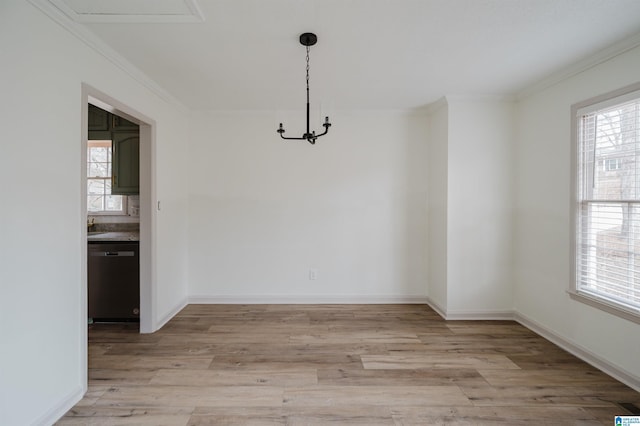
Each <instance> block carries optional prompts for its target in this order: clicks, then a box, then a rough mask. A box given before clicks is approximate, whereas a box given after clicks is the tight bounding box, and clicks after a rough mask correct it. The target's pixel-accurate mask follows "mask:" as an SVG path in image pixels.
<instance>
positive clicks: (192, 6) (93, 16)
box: [46, 0, 205, 24]
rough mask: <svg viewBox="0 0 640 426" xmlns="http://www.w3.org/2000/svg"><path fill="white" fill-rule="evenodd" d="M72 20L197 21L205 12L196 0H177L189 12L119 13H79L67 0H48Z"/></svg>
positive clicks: (126, 21)
mask: <svg viewBox="0 0 640 426" xmlns="http://www.w3.org/2000/svg"><path fill="white" fill-rule="evenodd" d="M46 1H48V2H49V3H51V4H53V6H55V7H56V8H58V9H60V11H62V12H64V14H65V15H67V16H68V17H69V18H70V19H71V20H72V21H75V22H79V23H126V24H131V23H145V24H146V23H197V22H204V20H205V19H204V14H203V13H202V10H201V9H200V7H199V6H198V3H197V2H196V0H177V1H180V2H182V3H184V5H185V6H186V7H187V9H188V11H189V14H184V13H183V14H180V13H176V14H152V13H148V14H144V13H139V14H124V13H123V14H117V13H78V12H76V11H75V10H73V9H72V8H71V7H70V6H69V5H68V4H67V2H66V1H65V0H46Z"/></svg>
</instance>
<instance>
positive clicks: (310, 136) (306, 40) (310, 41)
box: [277, 33, 331, 145]
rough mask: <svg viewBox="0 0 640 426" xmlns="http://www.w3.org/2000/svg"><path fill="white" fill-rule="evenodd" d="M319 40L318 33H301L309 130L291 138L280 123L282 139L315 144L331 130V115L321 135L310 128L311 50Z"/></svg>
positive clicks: (279, 129) (326, 119) (323, 125)
mask: <svg viewBox="0 0 640 426" xmlns="http://www.w3.org/2000/svg"><path fill="white" fill-rule="evenodd" d="M317 41H318V37H316V35H315V34H313V33H304V34H301V35H300V44H302V45H303V46H306V48H307V131H306V133H304V134H303V135H302V137H299V138H291V137H287V136H285V135H284V132H285V130H284V127H282V123H280V127H279V128H278V130H277V132H278V133H280V137H281V138H282V139H291V140H299V141H304V140H306V141H308V142H309V143H310V144H311V145H314V144H315V143H316V139H318V138H319V137H320V136H324V135H326V134H327V132H329V127H331V123H329V117H325V118H324V123H323V124H322V127H324V132H322V133H320V134H319V135H316V131H315V130H314V131H310V130H309V50H310V47H311V46H313V45H314V44H316V43H317Z"/></svg>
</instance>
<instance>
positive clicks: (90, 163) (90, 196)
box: [87, 140, 127, 215]
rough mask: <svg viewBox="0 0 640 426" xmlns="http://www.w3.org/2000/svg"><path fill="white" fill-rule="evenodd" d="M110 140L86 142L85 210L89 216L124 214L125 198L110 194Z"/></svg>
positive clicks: (111, 163)
mask: <svg viewBox="0 0 640 426" xmlns="http://www.w3.org/2000/svg"><path fill="white" fill-rule="evenodd" d="M111 149H112V148H111V141H110V140H89V141H88V142H87V210H88V212H89V214H121V215H122V214H125V212H126V211H127V208H126V197H125V196H123V195H112V194H111V178H112V170H113V168H112V166H113V162H112V161H113V157H112V151H111Z"/></svg>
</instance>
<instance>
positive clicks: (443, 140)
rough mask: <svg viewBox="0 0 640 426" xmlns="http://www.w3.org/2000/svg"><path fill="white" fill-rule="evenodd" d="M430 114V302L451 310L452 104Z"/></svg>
mask: <svg viewBox="0 0 640 426" xmlns="http://www.w3.org/2000/svg"><path fill="white" fill-rule="evenodd" d="M433 108H434V109H433V110H432V111H431V112H430V116H429V128H428V130H429V144H428V145H429V146H428V156H427V157H428V163H427V170H428V179H427V180H428V184H429V190H428V223H429V228H428V235H429V238H428V258H429V260H428V272H429V280H428V285H429V291H428V296H429V303H430V304H431V305H432V306H434V307H435V308H437V309H438V310H439V311H441V313H442V314H444V312H445V311H446V309H447V192H448V179H447V175H448V168H447V165H448V162H449V159H448V146H449V115H448V112H449V106H448V105H447V101H446V99H444V98H443V99H442V100H440V101H438V102H437V103H436V104H435V105H434V107H433Z"/></svg>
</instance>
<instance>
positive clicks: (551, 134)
mask: <svg viewBox="0 0 640 426" xmlns="http://www.w3.org/2000/svg"><path fill="white" fill-rule="evenodd" d="M639 76H640V48H635V49H633V50H630V51H628V52H626V53H624V54H622V55H620V56H617V57H615V58H614V59H612V60H609V61H607V62H604V63H602V64H600V65H597V66H594V67H593V68H591V69H588V70H586V71H584V72H581V73H580V74H577V75H575V76H573V77H571V78H568V79H566V80H563V81H562V82H560V83H557V84H555V85H553V86H551V87H549V88H547V89H545V90H541V91H538V92H537V93H535V94H532V95H530V96H528V97H526V98H524V99H522V100H521V101H520V102H519V103H518V108H517V122H518V127H517V145H516V150H515V154H516V155H515V182H516V183H515V189H516V191H515V193H516V197H515V200H516V211H515V215H514V217H515V227H514V228H515V241H516V245H515V272H514V276H515V309H516V311H517V312H519V313H520V314H521V315H523V316H524V317H525V318H527V319H529V320H530V321H531V322H532V323H535V324H537V325H538V326H540V327H541V328H542V329H545V330H547V331H549V332H550V333H552V334H555V335H557V336H559V337H561V338H562V339H564V340H565V341H567V342H570V343H572V344H573V345H574V346H576V347H577V348H580V349H582V350H584V351H585V353H587V354H590V355H592V356H593V357H594V358H596V359H600V360H606V362H607V363H609V364H610V365H612V366H614V367H616V368H618V369H619V370H620V371H621V372H623V373H625V374H628V375H629V376H631V377H634V379H635V381H636V382H639V381H640V363H639V362H638V360H640V325H638V324H635V323H632V322H630V321H627V320H623V319H620V318H618V317H616V316H613V315H610V314H608V313H605V312H602V311H600V310H598V309H595V308H593V307H590V306H587V305H584V304H582V303H580V302H577V301H574V300H572V299H570V298H569V296H568V294H567V293H566V291H567V290H568V288H569V276H570V228H569V223H570V200H571V194H570V189H569V187H570V178H571V170H570V164H571V161H570V147H571V142H572V141H571V135H570V132H571V117H570V107H571V105H572V104H574V103H576V102H579V101H582V100H585V99H589V98H591V97H593V96H596V95H599V94H602V93H606V92H608V91H611V90H614V89H618V88H621V87H623V86H626V85H628V84H631V83H635V82H637V81H638V79H639Z"/></svg>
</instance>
